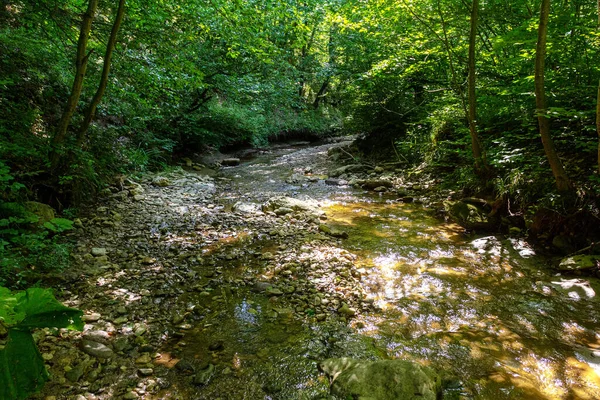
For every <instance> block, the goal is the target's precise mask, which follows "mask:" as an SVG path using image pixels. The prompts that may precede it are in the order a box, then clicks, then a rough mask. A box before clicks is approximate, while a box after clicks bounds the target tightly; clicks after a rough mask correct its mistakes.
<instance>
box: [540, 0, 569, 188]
mask: <svg viewBox="0 0 600 400" xmlns="http://www.w3.org/2000/svg"><path fill="white" fill-rule="evenodd" d="M549 14H550V0H542V5H541V9H540V24H539V29H538V42H537V47H536V52H535V105H536V114H537V117H538V124H539V129H540V136H541V137H542V144H543V145H544V151H545V152H546V157H547V158H548V163H549V164H550V168H551V169H552V174H553V175H554V179H555V180H556V188H557V189H558V190H559V191H560V192H564V191H568V190H570V189H571V188H572V186H571V181H570V180H569V177H568V176H567V174H566V172H565V169H564V168H563V165H562V162H561V161H560V158H559V157H558V155H557V154H556V149H555V148H554V142H553V141H552V137H551V136H550V121H549V120H548V117H547V116H546V114H547V111H548V110H547V108H546V92H545V90H544V67H545V58H546V34H547V31H548V16H549Z"/></svg>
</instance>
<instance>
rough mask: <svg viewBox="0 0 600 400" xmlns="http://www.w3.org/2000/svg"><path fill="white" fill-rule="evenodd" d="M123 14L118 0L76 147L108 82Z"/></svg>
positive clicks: (80, 143)
mask: <svg viewBox="0 0 600 400" xmlns="http://www.w3.org/2000/svg"><path fill="white" fill-rule="evenodd" d="M124 15H125V0H119V7H118V9H117V15H116V16H115V21H114V22H113V26H112V29H111V31H110V37H109V38H108V43H107V44H106V53H105V55H104V65H103V67H102V76H101V77H100V83H99V85H98V89H97V90H96V94H94V97H93V98H92V101H91V103H90V105H89V106H88V108H87V110H86V111H85V115H84V117H83V122H82V123H81V127H80V128H79V132H78V133H77V146H78V147H81V145H82V144H83V140H84V139H85V135H86V133H87V131H88V129H89V127H90V123H91V122H92V120H93V119H94V115H95V114H96V108H97V107H98V104H100V101H101V100H102V97H103V96H104V92H105V90H106V85H107V84H108V74H109V73H110V63H111V59H112V54H113V50H114V49H115V44H116V42H117V34H118V33H119V28H120V27H121V22H123V16H124Z"/></svg>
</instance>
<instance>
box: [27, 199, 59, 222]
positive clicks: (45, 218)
mask: <svg viewBox="0 0 600 400" xmlns="http://www.w3.org/2000/svg"><path fill="white" fill-rule="evenodd" d="M25 209H26V210H27V211H29V212H30V213H32V214H35V215H37V216H38V217H39V221H38V224H40V225H43V224H45V223H46V222H49V221H51V220H53V219H54V217H55V213H54V208H52V207H50V206H49V205H48V204H44V203H38V202H37V201H28V202H26V203H25Z"/></svg>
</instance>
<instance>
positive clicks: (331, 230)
mask: <svg viewBox="0 0 600 400" xmlns="http://www.w3.org/2000/svg"><path fill="white" fill-rule="evenodd" d="M319 231H321V232H323V233H324V234H326V235H329V236H332V237H335V238H340V239H347V238H348V232H344V231H342V230H340V229H338V228H336V227H333V226H330V225H327V224H320V225H319Z"/></svg>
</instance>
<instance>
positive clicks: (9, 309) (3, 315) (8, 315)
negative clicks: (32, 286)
mask: <svg viewBox="0 0 600 400" xmlns="http://www.w3.org/2000/svg"><path fill="white" fill-rule="evenodd" d="M24 294H25V293H23V292H19V293H17V294H12V292H11V291H10V290H9V289H7V288H5V287H0V321H2V323H3V324H4V325H6V326H13V325H16V324H17V323H18V322H19V321H21V320H22V319H23V318H25V314H20V315H19V314H18V313H17V311H16V310H15V307H16V306H17V304H18V303H19V298H20V297H23V296H24Z"/></svg>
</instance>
